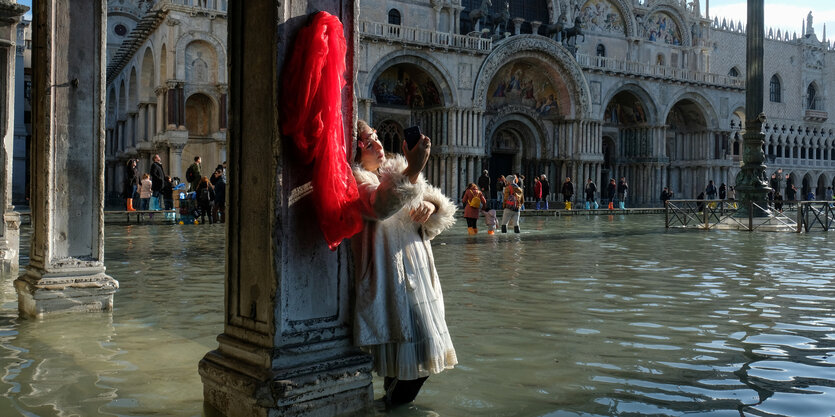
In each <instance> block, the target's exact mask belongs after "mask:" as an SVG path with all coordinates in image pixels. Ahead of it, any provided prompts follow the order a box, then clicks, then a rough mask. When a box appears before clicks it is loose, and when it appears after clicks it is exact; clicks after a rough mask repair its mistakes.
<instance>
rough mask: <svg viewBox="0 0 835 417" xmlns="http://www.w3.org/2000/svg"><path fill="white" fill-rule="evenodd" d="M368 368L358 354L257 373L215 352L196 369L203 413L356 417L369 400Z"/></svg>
mask: <svg viewBox="0 0 835 417" xmlns="http://www.w3.org/2000/svg"><path fill="white" fill-rule="evenodd" d="M256 349H260V348H256ZM371 368H372V361H371V357H370V356H369V355H367V354H365V353H362V352H359V351H357V352H353V353H348V354H347V355H343V356H340V357H337V358H331V359H320V360H319V361H317V362H316V363H313V364H309V365H304V366H301V367H297V368H289V369H272V370H270V369H266V370H259V369H255V367H253V366H252V365H251V364H249V363H246V362H244V361H241V360H236V359H235V358H231V357H228V356H224V355H223V353H222V352H221V351H220V350H214V351H211V352H209V353H207V354H206V356H205V357H203V359H202V360H201V361H200V364H199V366H198V371H199V373H200V377H201V379H202V380H203V401H204V415H206V416H207V417H219V416H225V417H238V416H240V417H267V416H276V415H278V416H284V415H287V416H345V415H358V414H361V413H363V412H366V411H367V410H368V409H369V408H370V407H371V405H372V402H373V395H374V393H373V387H372V377H371Z"/></svg>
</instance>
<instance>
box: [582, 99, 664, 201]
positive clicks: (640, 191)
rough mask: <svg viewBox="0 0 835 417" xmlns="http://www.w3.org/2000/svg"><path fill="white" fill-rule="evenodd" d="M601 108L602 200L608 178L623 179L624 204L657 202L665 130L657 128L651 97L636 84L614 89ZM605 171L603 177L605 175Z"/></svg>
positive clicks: (661, 180) (660, 184)
mask: <svg viewBox="0 0 835 417" xmlns="http://www.w3.org/2000/svg"><path fill="white" fill-rule="evenodd" d="M605 103H606V105H605V106H604V107H602V109H603V114H602V115H601V117H600V118H601V120H602V121H603V128H602V131H603V134H604V136H603V139H601V146H602V147H604V155H603V164H604V165H603V167H602V169H601V173H600V175H599V176H595V178H599V181H600V187H599V188H601V194H600V195H601V197H603V198H608V197H610V196H608V195H606V194H605V193H606V192H605V185H606V184H608V182H609V179H610V178H614V179H616V180H618V179H619V178H621V177H624V178H625V179H626V181H627V183H628V184H629V190H630V192H628V193H627V197H626V199H627V204H629V205H636V204H637V205H648V204H652V203H653V202H655V201H656V199H657V196H658V192H657V190H659V189H660V187H663V186H664V184H662V183H663V177H664V174H665V172H666V165H667V161H668V159H667V155H666V142H665V140H664V138H665V135H666V127H665V126H664V125H659V124H658V122H657V120H658V116H657V108H656V105H655V102H654V101H653V100H652V96H651V95H650V94H649V93H648V92H647V91H646V90H644V89H643V88H642V87H640V86H638V85H636V84H632V83H629V84H626V85H623V86H621V87H620V88H618V89H616V90H613V91H612V92H611V93H610V94H609V96H608V98H607V100H606V101H605ZM604 171H605V175H604Z"/></svg>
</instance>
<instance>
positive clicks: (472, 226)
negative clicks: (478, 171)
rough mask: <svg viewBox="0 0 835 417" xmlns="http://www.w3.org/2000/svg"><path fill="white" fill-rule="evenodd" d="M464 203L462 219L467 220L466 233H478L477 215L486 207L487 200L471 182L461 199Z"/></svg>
mask: <svg viewBox="0 0 835 417" xmlns="http://www.w3.org/2000/svg"><path fill="white" fill-rule="evenodd" d="M461 202H462V203H464V218H465V219H467V233H469V234H471V235H474V234H476V233H478V213H479V211H481V209H482V208H483V207H485V206H486V205H487V199H486V198H485V197H484V194H483V193H482V192H481V190H479V189H478V185H476V184H475V183H473V182H471V183H470V184H469V185H468V186H467V191H465V192H464V197H462V198H461Z"/></svg>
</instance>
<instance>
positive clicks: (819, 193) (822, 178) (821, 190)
mask: <svg viewBox="0 0 835 417" xmlns="http://www.w3.org/2000/svg"><path fill="white" fill-rule="evenodd" d="M827 184H829V181H828V180H827V179H826V174H820V175H819V176H818V183H817V187H815V199H816V200H826V197H825V196H826V187H828V185H827Z"/></svg>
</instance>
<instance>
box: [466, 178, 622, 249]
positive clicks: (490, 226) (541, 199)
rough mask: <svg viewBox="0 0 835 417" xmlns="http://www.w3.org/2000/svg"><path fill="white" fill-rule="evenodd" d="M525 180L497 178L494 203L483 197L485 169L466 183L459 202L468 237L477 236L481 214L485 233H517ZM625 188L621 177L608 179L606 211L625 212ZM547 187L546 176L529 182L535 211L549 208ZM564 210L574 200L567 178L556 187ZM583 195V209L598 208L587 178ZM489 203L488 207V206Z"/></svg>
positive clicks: (486, 190)
mask: <svg viewBox="0 0 835 417" xmlns="http://www.w3.org/2000/svg"><path fill="white" fill-rule="evenodd" d="M524 179H525V177H524V176H522V175H520V174H515V175H506V176H505V175H500V176H499V177H498V179H497V180H496V183H495V187H494V189H495V190H496V200H495V202H493V201H490V200H489V199H488V198H487V196H489V195H492V194H491V190H490V177H489V172H488V171H487V170H484V171H482V173H481V177H479V178H478V180H477V182H475V183H470V184H468V185H467V188H466V189H465V190H464V194H463V195H462V196H461V203H462V205H463V207H464V218H465V219H466V220H467V232H468V233H469V234H476V233H478V226H477V221H478V218H479V216H480V214H481V213H482V212H483V213H484V217H485V221H486V223H487V233H488V234H493V231H494V230H495V228H496V226H498V225H499V224H500V225H501V231H502V233H507V230H508V228H509V227H512V228H513V231H514V232H515V233H519V232H520V229H519V217H520V212H521V211H522V210H524V209H525V186H524ZM628 189H629V184H628V183H627V182H626V178H625V177H621V178H620V182H619V183H617V184H616V183H615V179H614V178H612V179H611V181H610V183H609V184H608V186H607V188H606V192H607V194H606V196H607V198H608V200H609V209H610V210H613V209H614V205H615V203H617V204H618V205H619V207H620V208H621V209H625V208H626V205H625V200H626V193H627V190H628ZM550 190H551V184H550V183H549V182H548V177H547V176H545V175H544V174H542V175H539V176H536V177H535V178H534V183H533V198H532V201H533V202H535V209H536V210H542V209H545V210H547V209H548V208H549V202H548V197H549V195H550ZM560 193H561V194H562V198H563V201H564V202H565V208H566V209H567V210H571V208H572V205H571V204H572V201H573V199H574V194H575V188H574V183H573V182H572V181H571V177H566V178H565V181H564V182H563V183H562V186H561V187H560ZM583 193H584V196H585V208H586V209H587V210H589V209H598V208H599V204H598V203H597V198H596V193H597V185H596V184H595V183H594V181H592V179H591V178H588V179H587V180H586V184H585V187H584V188H583ZM491 203H492V204H491ZM496 208H500V209H502V210H503V211H502V217H501V221H500V222H498V221H496Z"/></svg>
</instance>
